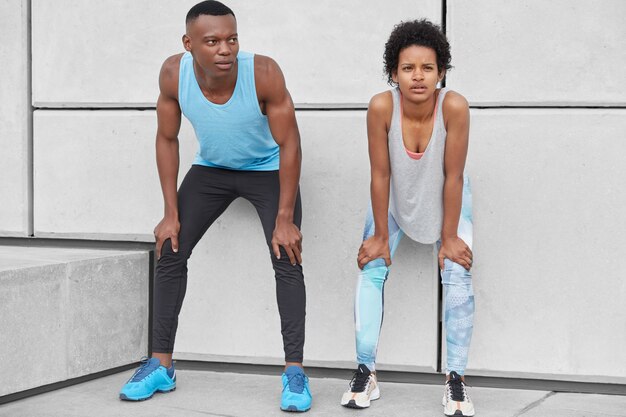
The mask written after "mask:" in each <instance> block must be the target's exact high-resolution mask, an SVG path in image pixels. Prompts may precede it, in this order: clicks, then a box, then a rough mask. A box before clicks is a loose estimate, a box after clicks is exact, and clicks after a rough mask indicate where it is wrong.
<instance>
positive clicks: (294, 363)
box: [283, 362, 304, 371]
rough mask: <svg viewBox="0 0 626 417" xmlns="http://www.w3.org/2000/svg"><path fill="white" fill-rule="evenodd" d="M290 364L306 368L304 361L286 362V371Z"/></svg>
mask: <svg viewBox="0 0 626 417" xmlns="http://www.w3.org/2000/svg"><path fill="white" fill-rule="evenodd" d="M290 366H297V367H298V368H301V369H304V367H303V366H302V362H285V368H284V369H283V370H284V371H286V370H287V368H289V367H290Z"/></svg>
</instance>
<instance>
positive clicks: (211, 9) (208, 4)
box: [185, 0, 235, 24]
mask: <svg viewBox="0 0 626 417" xmlns="http://www.w3.org/2000/svg"><path fill="white" fill-rule="evenodd" d="M203 14H208V15H210V16H225V15H227V14H232V15H233V17H235V13H233V11H232V10H231V9H230V7H228V6H226V5H225V4H223V3H220V2H219V1H216V0H207V1H203V2H200V3H198V4H196V5H195V6H193V7H192V8H191V9H189V12H188V13H187V17H186V18H185V24H189V23H190V22H193V21H194V20H196V19H197V18H198V16H201V15H203Z"/></svg>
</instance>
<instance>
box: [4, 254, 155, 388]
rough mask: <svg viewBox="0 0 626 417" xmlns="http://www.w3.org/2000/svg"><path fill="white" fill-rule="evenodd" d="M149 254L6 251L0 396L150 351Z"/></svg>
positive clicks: (132, 359) (110, 365)
mask: <svg viewBox="0 0 626 417" xmlns="http://www.w3.org/2000/svg"><path fill="white" fill-rule="evenodd" d="M149 275H150V265H149V253H148V252H147V251H117V250H116V251H112V250H93V249H70V248H43V247H15V246H0V316H2V317H3V318H4V320H2V321H1V322H0V334H2V335H3V343H2V344H1V345H0V396H4V395H8V394H12V393H15V392H19V391H23V390H27V389H31V388H35V387H39V386H42V385H46V384H51V383H55V382H60V381H64V380H67V379H70V378H76V377H80V376H84V375H88V374H92V373H96V372H100V371H103V370H107V369H111V368H115V367H119V366H123V365H126V364H129V363H133V362H136V361H137V360H138V358H140V357H141V356H142V355H145V354H146V353H147V351H148V306H149V303H148V289H149V288H148V284H149Z"/></svg>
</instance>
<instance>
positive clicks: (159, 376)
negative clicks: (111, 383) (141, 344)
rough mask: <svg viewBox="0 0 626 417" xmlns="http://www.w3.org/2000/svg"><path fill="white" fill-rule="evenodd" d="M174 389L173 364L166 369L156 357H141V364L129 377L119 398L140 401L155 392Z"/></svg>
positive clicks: (174, 374) (174, 373)
mask: <svg viewBox="0 0 626 417" xmlns="http://www.w3.org/2000/svg"><path fill="white" fill-rule="evenodd" d="M175 389H176V371H175V370H174V365H173V364H172V366H171V367H170V368H169V369H167V368H165V367H164V366H162V365H161V362H160V361H159V360H158V359H157V358H143V359H142V360H141V366H140V367H139V368H138V369H137V370H136V371H135V373H134V374H133V376H131V377H130V379H129V380H128V382H127V383H126V385H124V386H123V387H122V390H121V391H120V400H128V401H142V400H147V399H148V398H151V397H152V396H153V395H154V393H155V392H157V391H158V392H170V391H174V390H175Z"/></svg>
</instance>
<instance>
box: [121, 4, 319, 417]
mask: <svg viewBox="0 0 626 417" xmlns="http://www.w3.org/2000/svg"><path fill="white" fill-rule="evenodd" d="M183 45H184V47H185V50H186V51H187V52H185V53H183V54H178V55H174V56H171V57H169V58H168V59H166V60H165V62H164V64H163V67H162V69H161V73H160V76H159V88H160V95H159V99H158V101H157V118H158V131H157V137H156V154H157V166H158V171H159V178H160V181H161V188H162V191H163V198H164V203H165V214H164V216H163V219H162V220H161V222H160V223H159V224H158V225H157V226H156V228H155V230H154V235H155V239H156V251H157V258H158V263H157V268H156V276H155V286H154V313H153V317H154V330H153V335H152V337H153V353H152V357H151V358H150V359H148V360H145V361H144V363H143V364H142V366H141V367H140V368H139V369H138V370H137V371H136V372H135V374H134V375H133V376H132V377H131V379H130V380H129V382H128V383H127V384H126V385H125V386H124V387H123V388H122V391H121V392H120V398H121V399H124V400H144V399H147V398H150V397H151V396H152V395H153V394H154V393H155V392H157V391H159V392H168V391H171V390H173V389H174V388H175V387H176V376H175V372H174V365H173V364H172V352H173V348H174V337H175V334H176V328H177V323H178V314H179V312H180V308H181V305H182V301H183V298H184V295H185V288H186V281H187V259H188V258H189V256H190V255H191V252H192V250H193V248H194V246H195V245H196V243H197V242H198V241H199V240H200V238H201V237H202V236H203V235H204V233H205V232H206V230H207V229H208V228H209V227H210V226H211V224H212V223H213V222H214V221H215V220H216V219H217V218H218V217H219V216H220V215H221V214H222V213H223V212H224V210H225V209H226V208H227V207H228V205H229V204H230V203H231V202H232V201H233V200H235V199H236V198H238V197H243V198H245V199H247V200H249V201H250V202H251V203H252V204H253V205H254V206H255V208H256V210H257V213H258V215H259V217H260V219H261V223H262V225H263V230H264V232H265V238H266V240H267V244H268V246H269V248H270V257H271V260H272V265H273V267H274V271H275V277H276V293H277V299H278V308H279V312H280V317H281V328H282V335H283V345H284V350H285V362H286V364H285V372H284V373H283V375H282V380H283V393H282V399H281V408H282V409H283V410H287V411H307V410H308V409H309V408H310V407H311V394H310V391H309V387H308V378H307V377H306V375H305V374H304V371H303V369H302V359H303V346H304V321H305V286H304V278H303V275H302V267H301V265H300V264H301V262H302V257H301V252H302V235H301V233H300V230H299V228H300V222H301V215H302V214H301V204H300V195H299V190H298V182H299V178H300V161H301V149H300V135H299V132H298V126H297V123H296V118H295V111H294V106H293V102H292V100H291V96H290V95H289V92H288V91H287V88H286V86H285V80H284V77H283V75H282V72H281V70H280V68H279V66H278V65H277V64H276V62H274V61H273V60H272V59H271V58H268V57H265V56H260V55H253V54H251V53H247V52H243V51H239V41H238V38H237V21H236V19H235V15H234V13H233V11H232V10H231V9H229V8H228V7H226V6H225V5H224V4H222V3H220V2H218V1H204V2H201V3H199V4H197V5H195V6H194V7H192V8H191V9H190V10H189V13H188V14H187V18H186V33H185V35H183ZM181 114H184V115H185V117H187V118H188V119H189V121H190V122H191V124H192V125H193V127H194V130H195V133H196V137H197V139H198V142H199V145H200V146H199V150H198V153H197V155H196V158H195V161H194V164H193V165H192V167H191V169H190V170H189V172H188V173H187V175H186V176H185V179H184V180H183V182H182V184H181V186H180V189H179V190H178V192H177V191H176V185H177V174H178V167H179V152H178V133H179V129H180V123H181Z"/></svg>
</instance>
